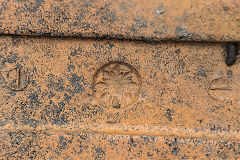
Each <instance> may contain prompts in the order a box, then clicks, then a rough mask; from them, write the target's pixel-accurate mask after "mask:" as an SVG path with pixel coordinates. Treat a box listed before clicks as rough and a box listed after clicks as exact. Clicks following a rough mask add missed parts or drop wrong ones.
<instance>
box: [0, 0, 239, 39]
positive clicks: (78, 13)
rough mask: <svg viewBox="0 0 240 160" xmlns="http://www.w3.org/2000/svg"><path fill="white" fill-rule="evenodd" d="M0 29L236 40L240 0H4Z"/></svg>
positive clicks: (8, 31)
mask: <svg viewBox="0 0 240 160" xmlns="http://www.w3.org/2000/svg"><path fill="white" fill-rule="evenodd" d="M0 33H2V34H20V35H48V36H78V37H100V38H102V37H108V38H118V39H119V38H123V39H142V40H169V39H170V40H177V41H182V40H186V41H240V1H239V0H209V1H207V0H168V1H164V0H112V1H110V0H81V1H80V0H64V1H63V0H45V1H44V0H27V1H26V0H21V1H19V0H2V1H1V3H0Z"/></svg>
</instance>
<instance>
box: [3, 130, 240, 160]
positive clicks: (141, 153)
mask: <svg viewBox="0 0 240 160" xmlns="http://www.w3.org/2000/svg"><path fill="white" fill-rule="evenodd" d="M0 148H1V150H0V151H1V152H0V156H1V158H2V159H50V160H52V159H54V160H55V159H64V160H75V159H79V160H81V159H95V160H105V159H106V160H108V159H109V160H115V159H116V160H122V159H141V160H145V159H152V160H155V159H162V160H172V159H189V160H191V159H232V160H234V159H236V160H237V159H239V157H240V143H239V142H236V141H224V140H217V141H214V140H204V139H195V138H191V139H185V138H170V137H154V136H151V137H147V136H127V135H126V136H125V135H104V134H102V135H98V134H79V133H54V132H25V131H20V132H8V133H5V132H3V133H1V139H0Z"/></svg>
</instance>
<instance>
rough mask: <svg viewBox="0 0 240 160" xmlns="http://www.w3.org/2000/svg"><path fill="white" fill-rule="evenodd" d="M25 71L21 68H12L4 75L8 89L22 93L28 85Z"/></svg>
mask: <svg viewBox="0 0 240 160" xmlns="http://www.w3.org/2000/svg"><path fill="white" fill-rule="evenodd" d="M28 80H29V79H28V75H27V71H26V70H24V69H23V68H19V67H17V68H13V69H11V70H10V71H9V72H8V73H7V75H6V81H7V82H8V87H9V88H10V89H12V90H15V91H22V90H24V89H25V88H26V87H27V85H28Z"/></svg>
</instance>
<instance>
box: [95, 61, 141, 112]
mask: <svg viewBox="0 0 240 160" xmlns="http://www.w3.org/2000/svg"><path fill="white" fill-rule="evenodd" d="M141 87H142V80H141V77H140V75H139V73H138V71H137V70H136V69H135V68H133V67H132V66H131V65H129V64H127V63H124V62H110V63H107V64H105V65H104V66H102V67H101V68H99V69H98V70H97V72H96V73H95V75H94V77H93V92H94V94H95V96H96V98H97V100H98V101H99V103H101V104H104V105H105V106H107V108H108V109H113V110H122V109H126V108H127V107H129V106H130V105H132V104H133V103H134V102H135V101H136V100H137V99H138V97H139V94H140V92H141Z"/></svg>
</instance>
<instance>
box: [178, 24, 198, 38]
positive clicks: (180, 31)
mask: <svg viewBox="0 0 240 160" xmlns="http://www.w3.org/2000/svg"><path fill="white" fill-rule="evenodd" d="M175 33H176V35H177V37H179V40H184V39H193V35H194V34H193V33H188V31H187V29H186V28H183V27H181V26H177V27H176V30H175Z"/></svg>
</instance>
